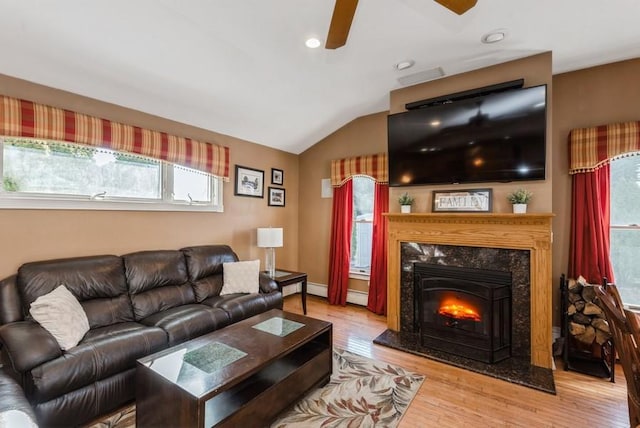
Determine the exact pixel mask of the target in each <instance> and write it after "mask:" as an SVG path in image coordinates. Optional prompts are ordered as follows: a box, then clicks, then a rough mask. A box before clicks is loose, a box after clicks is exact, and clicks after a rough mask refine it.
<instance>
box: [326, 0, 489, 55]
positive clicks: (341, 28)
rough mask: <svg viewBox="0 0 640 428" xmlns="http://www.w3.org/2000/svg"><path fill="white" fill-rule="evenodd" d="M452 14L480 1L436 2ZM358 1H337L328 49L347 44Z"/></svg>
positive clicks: (463, 11) (438, 0) (466, 9)
mask: <svg viewBox="0 0 640 428" xmlns="http://www.w3.org/2000/svg"><path fill="white" fill-rule="evenodd" d="M434 1H436V2H438V3H440V4H441V5H442V6H444V7H446V8H447V9H449V10H451V11H452V12H455V13H457V14H458V15H462V14H463V13H465V12H466V11H468V10H469V9H471V8H472V7H473V6H475V5H476V3H477V1H478V0H434ZM357 6H358V0H336V5H335V7H334V8H333V16H332V17H331V25H330V26H329V34H328V35H327V43H325V46H324V47H325V48H326V49H337V48H339V47H341V46H344V45H345V43H347V37H348V36H349V29H350V28H351V22H352V21H353V16H354V15H355V13H356V7H357Z"/></svg>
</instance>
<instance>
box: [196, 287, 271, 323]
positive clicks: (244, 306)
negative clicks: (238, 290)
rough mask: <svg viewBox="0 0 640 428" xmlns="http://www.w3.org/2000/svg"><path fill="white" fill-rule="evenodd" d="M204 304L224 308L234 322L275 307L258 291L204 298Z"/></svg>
mask: <svg viewBox="0 0 640 428" xmlns="http://www.w3.org/2000/svg"><path fill="white" fill-rule="evenodd" d="M202 304H203V305H207V306H210V307H212V308H220V309H224V310H225V311H226V312H227V313H228V314H229V316H230V318H231V322H232V323H235V322H238V321H241V320H243V319H245V318H250V317H252V316H254V315H257V314H260V313H262V312H265V311H267V310H269V309H274V308H272V307H269V305H268V303H267V300H266V299H265V297H264V295H262V294H258V293H255V294H225V295H224V296H214V297H210V298H208V299H206V300H204V301H203V302H202Z"/></svg>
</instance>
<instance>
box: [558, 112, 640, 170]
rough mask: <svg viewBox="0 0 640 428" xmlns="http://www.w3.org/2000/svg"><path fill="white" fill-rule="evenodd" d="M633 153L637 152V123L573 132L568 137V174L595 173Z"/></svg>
mask: <svg viewBox="0 0 640 428" xmlns="http://www.w3.org/2000/svg"><path fill="white" fill-rule="evenodd" d="M633 152H640V121H636V122H624V123H613V124H610V125H602V126H593V127H591V128H580V129H574V130H572V131H571V133H570V134H569V174H578V173H581V172H592V171H595V170H596V169H598V168H600V167H601V166H602V165H606V164H608V163H609V161H610V160H611V159H613V158H615V157H617V156H622V155H625V154H629V153H633Z"/></svg>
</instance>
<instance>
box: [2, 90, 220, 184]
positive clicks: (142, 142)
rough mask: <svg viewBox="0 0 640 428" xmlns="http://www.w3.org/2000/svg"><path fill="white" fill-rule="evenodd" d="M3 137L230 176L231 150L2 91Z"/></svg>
mask: <svg viewBox="0 0 640 428" xmlns="http://www.w3.org/2000/svg"><path fill="white" fill-rule="evenodd" d="M0 136H11V137H28V138H41V139H45V140H57V141H68V142H72V143H77V144H84V145H88V146H96V147H104V148H108V149H112V150H117V151H121V152H129V153H136V154H139V155H142V156H147V157H150V158H154V159H160V160H163V161H167V162H171V163H175V164H178V165H182V166H186V167H189V168H193V169H197V170H199V171H204V172H206V173H209V174H213V175H216V176H218V177H222V178H224V179H227V180H228V179H229V148H228V147H225V146H220V145H217V144H211V143H206V142H203V141H197V140H192V139H190V138H184V137H176V136H174V135H169V134H167V133H164V132H158V131H151V130H148V129H144V128H139V127H137V126H131V125H123V124H121V123H117V122H111V121H109V120H105V119H99V118H96V117H92V116H88V115H85V114H80V113H75V112H72V111H69V110H63V109H60V108H56V107H50V106H45V105H42V104H36V103H33V102H30V101H24V100H19V99H16V98H9V97H5V96H2V95H0Z"/></svg>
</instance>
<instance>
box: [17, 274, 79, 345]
mask: <svg viewBox="0 0 640 428" xmlns="http://www.w3.org/2000/svg"><path fill="white" fill-rule="evenodd" d="M29 312H31V316H32V317H33V319H34V320H36V321H37V322H38V323H39V324H40V325H41V326H42V327H43V328H44V329H45V330H47V331H48V332H49V333H51V335H52V336H53V337H55V339H56V340H57V341H58V345H60V349H63V350H65V351H66V350H68V349H71V348H73V347H74V346H76V345H77V344H78V342H80V340H81V339H82V338H83V337H84V335H85V334H86V333H87V332H88V331H89V320H88V319H87V314H85V313H84V309H82V306H81V305H80V302H78V299H76V298H75V296H74V295H73V294H71V292H70V291H69V290H67V287H65V286H64V285H60V286H58V287H57V288H56V289H55V290H53V291H52V292H50V293H48V294H45V295H43V296H40V297H38V298H37V299H36V300H35V301H34V302H33V303H31V308H30V310H29Z"/></svg>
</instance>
